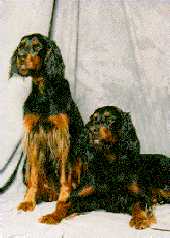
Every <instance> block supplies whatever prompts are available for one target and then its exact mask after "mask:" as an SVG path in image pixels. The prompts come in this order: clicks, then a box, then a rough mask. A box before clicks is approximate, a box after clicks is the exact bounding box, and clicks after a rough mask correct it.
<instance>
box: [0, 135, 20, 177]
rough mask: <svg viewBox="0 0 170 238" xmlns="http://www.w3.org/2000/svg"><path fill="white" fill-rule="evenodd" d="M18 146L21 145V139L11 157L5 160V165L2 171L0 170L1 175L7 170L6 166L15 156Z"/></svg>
mask: <svg viewBox="0 0 170 238" xmlns="http://www.w3.org/2000/svg"><path fill="white" fill-rule="evenodd" d="M20 144H21V139H20V140H19V141H18V143H17V144H16V146H15V149H14V150H13V152H12V154H11V156H10V157H9V159H8V160H7V162H6V164H5V165H4V166H3V168H2V169H0V174H2V173H3V172H4V171H5V170H6V169H7V168H8V165H9V164H10V162H11V161H12V159H13V157H14V156H15V154H16V152H17V150H18V147H19V146H20Z"/></svg>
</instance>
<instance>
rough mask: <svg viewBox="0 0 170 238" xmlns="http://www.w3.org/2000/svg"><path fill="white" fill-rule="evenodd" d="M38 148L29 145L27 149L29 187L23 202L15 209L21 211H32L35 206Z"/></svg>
mask: <svg viewBox="0 0 170 238" xmlns="http://www.w3.org/2000/svg"><path fill="white" fill-rule="evenodd" d="M37 156H38V148H37V146H36V145H34V144H31V145H29V146H28V148H27V159H28V163H29V164H30V177H29V178H28V181H29V182H28V184H29V187H28V188H27V191H26V194H25V196H24V200H23V202H21V203H20V204H19V205H18V207H17V209H18V210H23V211H32V210H34V208H35V206H36V194H37V189H38V160H37Z"/></svg>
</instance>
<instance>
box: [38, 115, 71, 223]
mask: <svg viewBox="0 0 170 238" xmlns="http://www.w3.org/2000/svg"><path fill="white" fill-rule="evenodd" d="M48 120H49V121H50V122H51V123H52V124H53V125H54V126H55V128H54V129H53V130H52V131H51V132H49V133H48V145H49V147H50V151H51V153H52V154H53V157H54V159H57V160H59V163H60V193H59V198H58V202H57V204H56V208H55V211H54V212H53V213H51V214H47V215H46V216H43V217H41V218H40V219H39V221H40V222H41V223H47V224H54V223H58V222H60V221H61V220H62V218H64V217H66V215H67V210H68V206H70V204H68V203H67V200H68V198H69V196H70V192H71V189H72V181H71V178H70V176H71V175H70V173H69V169H68V167H67V165H68V163H67V159H68V154H69V150H70V137H69V136H70V135H69V125H68V123H69V120H68V116H67V115H66V114H59V115H53V116H50V117H48Z"/></svg>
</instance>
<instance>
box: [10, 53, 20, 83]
mask: <svg viewBox="0 0 170 238" xmlns="http://www.w3.org/2000/svg"><path fill="white" fill-rule="evenodd" d="M17 52H18V50H17V49H16V50H15V51H14V53H13V55H12V57H11V64H10V71H9V79H10V78H11V77H12V76H13V75H14V74H18V70H17V66H16V60H17Z"/></svg>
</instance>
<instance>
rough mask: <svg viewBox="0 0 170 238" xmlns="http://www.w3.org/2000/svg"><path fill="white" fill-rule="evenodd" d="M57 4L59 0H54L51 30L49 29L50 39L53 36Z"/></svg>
mask: <svg viewBox="0 0 170 238" xmlns="http://www.w3.org/2000/svg"><path fill="white" fill-rule="evenodd" d="M57 5H58V0H53V6H52V10H51V19H50V25H49V31H48V37H49V39H51V38H52V36H53V23H54V16H55V12H56V8H57Z"/></svg>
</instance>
